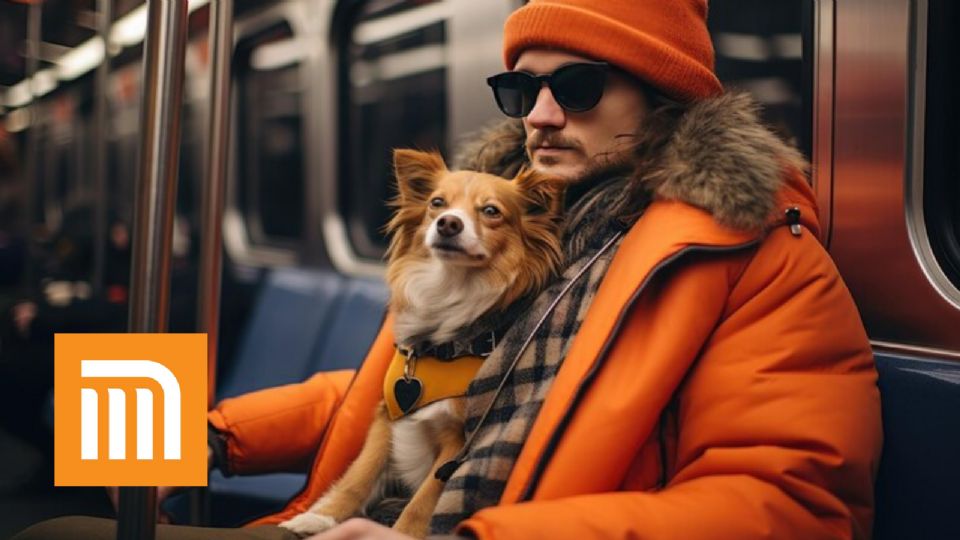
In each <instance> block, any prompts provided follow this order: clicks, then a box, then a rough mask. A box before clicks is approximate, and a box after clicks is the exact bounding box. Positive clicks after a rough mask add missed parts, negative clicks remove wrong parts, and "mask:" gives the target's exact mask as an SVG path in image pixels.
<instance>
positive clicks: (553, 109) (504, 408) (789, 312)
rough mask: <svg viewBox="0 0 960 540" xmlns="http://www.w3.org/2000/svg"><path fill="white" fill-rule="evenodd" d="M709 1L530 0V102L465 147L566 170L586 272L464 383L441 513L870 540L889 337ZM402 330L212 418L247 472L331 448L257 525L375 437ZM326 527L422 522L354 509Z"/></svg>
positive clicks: (542, 305)
mask: <svg viewBox="0 0 960 540" xmlns="http://www.w3.org/2000/svg"><path fill="white" fill-rule="evenodd" d="M705 17H706V2H705V0H677V1H675V2H635V1H632V0H605V1H603V2H597V1H596V0H592V1H591V0H533V1H531V2H530V3H529V4H527V5H526V6H525V7H523V8H521V9H520V10H518V11H517V12H516V13H514V14H513V15H512V16H511V17H510V19H509V20H508V21H507V24H506V31H505V37H504V56H505V61H506V66H507V68H508V69H509V70H510V71H509V72H507V73H504V74H500V75H497V76H495V77H492V78H491V79H490V81H489V82H490V85H491V86H492V87H493V89H494V93H495V96H496V98H497V101H498V104H499V106H500V107H501V109H502V110H503V112H504V113H506V114H507V115H508V116H513V117H517V118H521V119H522V120H520V121H513V122H509V123H507V124H504V125H502V126H499V127H497V128H494V129H493V130H492V131H490V132H488V133H486V134H484V135H483V136H482V137H481V138H480V140H478V141H476V143H475V144H472V145H470V146H469V147H468V148H466V149H465V150H464V152H463V153H462V155H461V156H460V164H461V165H462V166H464V167H466V168H476V169H482V170H486V171H491V172H495V173H500V174H504V175H505V176H506V175H510V174H512V172H513V171H515V170H516V169H517V168H519V167H522V166H532V167H535V168H538V169H540V170H542V171H544V172H547V173H550V174H553V175H555V176H557V177H558V178H560V179H562V180H563V181H564V182H566V183H567V184H568V186H569V189H568V192H569V196H568V199H569V200H568V202H569V207H568V215H567V218H566V224H565V238H564V243H565V255H566V265H567V267H566V270H565V271H564V273H563V275H562V276H561V278H560V279H558V281H557V282H556V283H554V284H553V285H551V286H550V287H549V288H548V289H547V290H546V291H545V292H544V293H542V295H541V296H540V297H538V298H537V299H536V300H535V301H533V302H532V304H531V306H530V307H529V309H528V310H527V312H526V313H524V314H523V315H521V316H519V317H518V318H517V320H516V321H515V323H514V324H513V326H512V328H511V330H510V331H509V332H508V333H507V335H506V336H505V338H504V339H503V341H501V343H500V344H499V346H498V348H497V350H496V351H494V353H493V354H492V355H491V356H490V357H489V358H488V359H487V361H486V362H484V365H483V367H482V368H481V371H480V372H479V373H478V374H477V377H476V379H474V383H473V384H472V385H471V388H470V390H469V391H468V404H467V413H468V421H467V430H468V433H470V434H472V436H471V438H470V440H469V441H468V443H467V448H465V450H464V451H463V453H462V454H461V456H460V457H461V459H459V460H457V465H458V466H457V468H456V470H454V471H452V475H451V476H450V477H449V480H448V481H447V483H446V486H445V489H444V493H443V496H442V497H441V499H440V502H439V504H438V507H437V509H436V512H435V513H434V517H433V521H432V529H433V531H434V532H435V533H437V534H452V535H458V536H465V537H475V538H482V539H514V538H516V539H536V538H545V539H547V538H550V539H554V538H684V539H691V538H737V539H745V538H761V537H762V538H802V539H809V538H828V537H829V538H869V536H870V533H871V530H870V529H871V522H872V491H873V478H874V474H875V470H876V467H877V463H878V460H879V449H880V437H881V434H880V418H879V397H878V392H877V389H876V386H875V381H876V373H875V370H874V366H873V362H872V356H871V352H870V346H869V343H868V341H867V338H866V335H865V333H864V331H863V327H862V325H861V322H860V320H859V317H858V314H857V311H856V308H855V307H854V305H853V303H852V301H851V299H850V296H849V294H848V292H847V290H846V288H845V287H844V285H843V284H842V282H841V280H840V278H839V276H838V275H837V272H836V269H835V268H834V266H833V264H832V263H831V262H830V260H829V258H828V256H827V255H826V253H825V251H824V250H823V248H822V247H821V246H820V245H819V243H818V242H817V235H818V232H819V231H818V225H817V222H816V209H815V204H814V200H813V195H812V193H811V191H810V189H809V187H808V186H807V184H806V181H805V179H804V177H803V175H802V173H801V170H802V168H803V164H802V161H801V159H800V158H799V156H798V154H797V153H796V151H794V150H793V149H791V148H789V147H787V146H786V145H785V144H783V143H782V142H780V141H779V140H778V139H777V138H776V137H775V136H773V135H772V134H771V133H770V132H769V131H768V130H767V129H765V128H764V127H762V126H761V125H760V124H759V123H758V121H757V118H756V114H755V106H754V104H753V103H752V102H751V101H750V100H749V99H748V98H745V97H743V96H724V95H721V94H722V90H721V86H720V83H719V81H718V80H717V79H716V77H715V75H714V74H713V70H712V66H713V52H712V48H711V45H710V41H709V37H708V34H707V30H706V25H705ZM389 327H390V325H389V321H388V323H387V324H386V325H385V329H384V331H383V332H381V335H380V336H379V337H378V338H377V340H376V341H375V343H374V345H373V347H372V349H371V351H370V353H369V355H368V357H367V359H366V361H365V362H364V364H363V367H362V368H361V369H360V370H359V372H358V373H357V374H356V375H355V376H354V377H351V375H350V374H344V373H338V374H320V375H316V376H314V377H313V378H312V379H310V380H309V381H307V382H306V383H303V384H301V385H296V386H292V387H286V388H281V389H271V390H266V391H263V392H259V393H256V394H252V395H249V396H244V397H241V398H238V399H235V400H227V401H225V402H223V403H221V404H220V405H219V406H218V407H217V409H216V410H214V411H213V412H212V413H211V415H210V421H211V424H212V425H213V426H214V427H215V428H216V430H217V433H218V436H219V437H220V438H221V440H222V442H223V444H216V445H215V446H216V447H217V452H218V453H219V454H220V457H219V459H218V460H217V461H218V462H219V463H220V465H221V467H223V468H225V469H226V470H227V471H229V472H232V473H256V472H263V471H266V470H277V469H283V468H291V467H296V466H298V465H299V466H303V465H306V464H308V463H312V467H311V471H312V472H311V476H310V481H309V482H308V485H307V486H306V488H305V489H304V490H303V492H302V493H301V494H299V495H298V496H297V497H295V498H294V499H293V500H292V501H291V502H290V503H289V504H288V506H287V508H286V509H284V510H283V511H282V512H280V513H279V514H277V515H274V516H268V517H266V518H263V519H261V520H258V521H257V522H255V523H254V525H269V524H275V523H279V522H280V521H282V520H284V519H288V518H290V517H292V516H293V515H296V514H298V513H300V512H302V511H304V510H305V509H306V508H307V507H308V506H309V505H310V503H311V502H313V501H314V500H316V498H317V497H319V496H320V495H321V494H322V493H323V492H324V491H325V490H326V488H327V487H328V486H329V485H330V483H331V482H332V481H334V480H335V479H336V478H337V477H338V476H339V475H340V474H342V472H343V471H344V470H345V468H346V466H347V465H348V464H349V463H350V461H351V460H352V458H353V457H354V456H355V455H356V454H357V452H358V451H359V449H360V447H361V445H362V443H363V437H364V433H365V428H366V426H367V425H369V422H370V420H371V418H372V414H373V407H374V404H375V403H376V402H377V400H378V399H379V398H380V391H381V388H382V380H383V375H384V371H385V369H386V366H387V364H388V362H389V360H390V358H391V355H392V353H393V341H392V338H391V334H390V330H389ZM531 336H532V337H531ZM527 337H531V345H530V346H529V347H527V346H524V342H525V341H526V338H527ZM514 359H517V362H516V365H515V366H512V365H511V364H512V360H514ZM351 379H352V383H351V382H350V381H351ZM501 380H506V381H507V385H506V389H505V391H503V392H498V391H497V390H496V387H497V383H499V381H501ZM348 385H349V387H348ZM491 403H492V405H490V404H491ZM488 406H490V409H489V410H487V407H488ZM248 530H250V531H267V530H268V529H248ZM263 534H266V533H265V532H264V533H263ZM277 537H279V536H277ZM160 538H163V535H162V533H161V536H160ZM170 538H174V536H170ZM315 538H316V539H319V540H343V539H361V538H379V539H390V538H401V535H398V534H396V533H394V532H393V531H391V530H389V529H386V528H384V527H382V526H380V525H377V524H375V523H373V522H372V521H366V520H359V519H357V520H351V521H348V522H347V523H345V524H343V525H341V526H338V527H336V528H334V529H332V530H330V531H328V532H326V533H323V534H320V535H317V536H316V537H315Z"/></svg>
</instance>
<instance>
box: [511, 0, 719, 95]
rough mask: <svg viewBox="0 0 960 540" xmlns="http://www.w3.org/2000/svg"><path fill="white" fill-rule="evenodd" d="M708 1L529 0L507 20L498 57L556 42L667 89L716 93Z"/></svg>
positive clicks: (678, 92) (513, 59) (674, 92)
mask: <svg viewBox="0 0 960 540" xmlns="http://www.w3.org/2000/svg"><path fill="white" fill-rule="evenodd" d="M706 18H707V0H530V3H528V4H527V5H525V6H524V7H522V8H520V9H518V10H517V11H515V12H514V13H513V14H512V15H511V16H510V18H508V19H507V22H506V26H505V28H504V37H503V58H504V63H505V64H506V66H507V69H513V67H514V65H516V63H517V59H518V58H519V57H520V54H521V53H522V52H523V51H525V50H526V49H532V48H544V49H560V50H565V51H569V52H571V53H574V54H581V55H584V56H588V57H590V58H593V59H595V60H603V61H606V62H610V63H611V64H614V65H616V66H617V67H619V68H621V69H623V70H624V71H627V72H629V73H631V74H633V75H635V76H636V77H638V78H640V80H642V81H645V82H646V83H648V84H650V85H652V86H653V87H655V88H657V89H658V90H659V91H660V92H662V93H664V94H665V95H667V96H669V97H671V98H673V99H676V100H680V101H692V100H696V99H703V98H707V97H712V96H716V95H718V94H720V93H721V92H722V91H723V87H722V86H721V84H720V80H719V79H717V76H716V75H715V74H714V73H713V45H712V44H711V42H710V35H709V33H708V32H707V24H706Z"/></svg>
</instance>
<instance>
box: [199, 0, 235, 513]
mask: <svg viewBox="0 0 960 540" xmlns="http://www.w3.org/2000/svg"><path fill="white" fill-rule="evenodd" d="M232 52H233V0H214V1H213V2H212V3H211V5H210V59H211V60H210V95H209V96H208V99H209V105H210V106H209V111H210V118H209V124H208V131H207V134H208V136H209V142H208V145H207V156H206V157H207V163H206V168H205V170H206V177H205V181H204V183H203V199H202V207H203V216H202V229H201V231H202V232H201V236H200V276H199V282H198V286H197V331H198V332H205V333H206V334H207V408H208V409H210V408H213V405H214V400H215V398H216V387H217V386H216V385H217V342H218V339H219V336H220V289H221V274H222V269H223V209H224V202H225V199H226V183H227V180H226V177H227V167H228V163H229V162H228V155H229V152H228V149H229V143H230V87H231V84H230V83H231V76H230V71H231V70H230V58H231V54H232ZM208 514H209V497H208V494H207V493H206V492H205V491H199V490H198V491H194V492H192V493H191V495H190V517H191V522H192V523H193V524H205V522H206V521H207V518H208Z"/></svg>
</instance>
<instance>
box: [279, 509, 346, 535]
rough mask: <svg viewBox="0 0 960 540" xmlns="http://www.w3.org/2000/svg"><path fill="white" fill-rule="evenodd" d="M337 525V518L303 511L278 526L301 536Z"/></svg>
mask: <svg viewBox="0 0 960 540" xmlns="http://www.w3.org/2000/svg"><path fill="white" fill-rule="evenodd" d="M336 525H337V520H335V519H333V518H332V517H330V516H324V515H321V514H314V513H313V512H304V513H302V514H300V515H299V516H294V517H293V518H291V519H288V520H286V521H284V522H283V523H281V524H280V527H283V528H284V529H287V530H288V531H290V532H292V533H294V534H296V535H298V536H300V537H301V538H302V537H305V536H310V535H311V534H317V533H320V532H323V531H325V530H327V529H332V528H333V527H335V526H336Z"/></svg>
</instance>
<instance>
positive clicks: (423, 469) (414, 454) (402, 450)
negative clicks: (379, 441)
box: [390, 399, 462, 490]
mask: <svg viewBox="0 0 960 540" xmlns="http://www.w3.org/2000/svg"><path fill="white" fill-rule="evenodd" d="M452 403H453V400H449V399H445V400H443V401H438V402H436V403H431V404H430V405H427V406H426V407H424V408H422V409H420V410H418V411H417V412H415V413H413V414H411V415H409V416H405V417H403V418H401V419H399V420H397V421H395V422H393V423H392V424H391V425H390V428H391V435H392V437H391V438H392V443H393V445H392V447H391V449H390V467H391V469H393V471H392V472H393V473H394V474H395V475H396V477H398V478H400V479H401V480H402V481H403V483H404V484H406V485H407V486H408V487H409V488H410V489H412V490H416V489H417V487H419V486H420V484H422V483H423V481H424V480H425V479H426V478H427V475H429V474H430V471H431V469H432V468H433V463H434V461H436V459H437V454H438V453H439V452H440V447H439V445H438V442H437V437H436V436H435V433H436V432H437V431H439V430H441V429H443V428H446V429H449V426H450V424H451V423H453V424H457V425H458V426H459V424H460V421H459V420H458V419H457V418H456V417H455V416H454V414H453V410H452V408H451V404H452ZM459 429H462V427H459Z"/></svg>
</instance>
